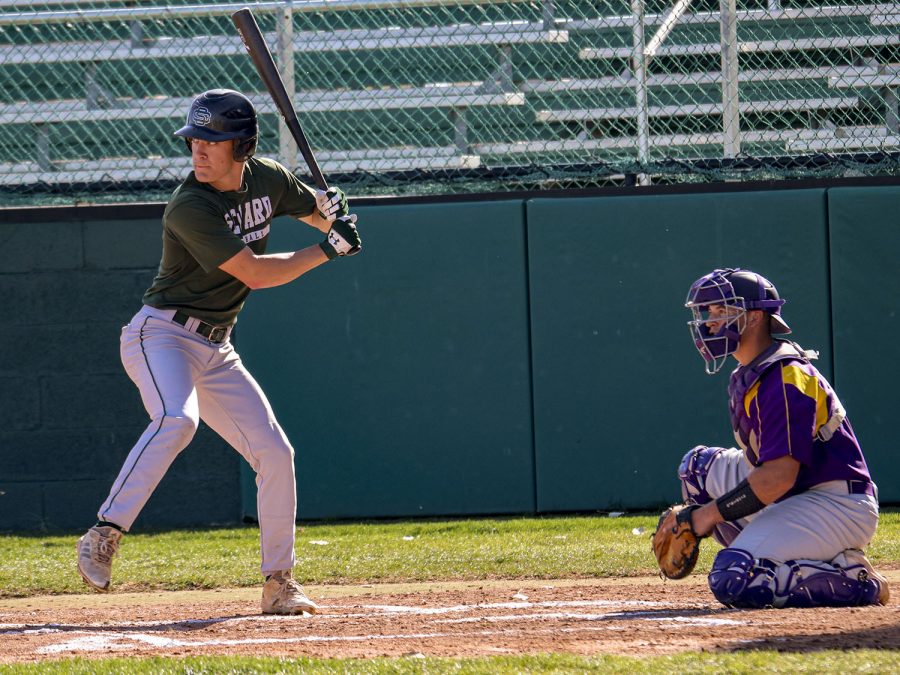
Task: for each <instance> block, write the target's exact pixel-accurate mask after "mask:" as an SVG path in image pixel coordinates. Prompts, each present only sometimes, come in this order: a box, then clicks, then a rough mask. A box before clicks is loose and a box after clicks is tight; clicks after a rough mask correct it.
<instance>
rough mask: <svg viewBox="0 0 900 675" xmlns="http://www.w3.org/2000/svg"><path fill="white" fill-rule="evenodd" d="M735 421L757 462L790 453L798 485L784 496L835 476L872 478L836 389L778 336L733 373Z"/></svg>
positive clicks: (739, 439)
mask: <svg viewBox="0 0 900 675" xmlns="http://www.w3.org/2000/svg"><path fill="white" fill-rule="evenodd" d="M728 390H729V393H730V394H731V423H732V427H733V428H734V435H735V438H736V439H737V442H738V443H739V444H740V446H741V448H743V450H744V452H745V454H746V456H747V459H748V460H750V463H751V464H753V465H754V466H759V465H760V464H763V463H764V462H768V461H771V460H773V459H778V458H779V457H783V456H785V455H790V456H791V457H793V458H794V459H796V460H797V461H798V462H800V471H799V473H798V474H797V480H796V482H795V483H794V486H793V487H792V488H791V489H790V490H789V491H788V492H787V493H786V494H785V495H784V496H782V497H781V499H779V500H778V501H781V500H782V499H786V498H787V497H790V496H791V495H795V494H798V493H800V492H804V491H806V490H808V489H809V488H811V487H812V486H814V485H818V484H819V483H825V482H827V481H832V480H853V481H861V482H863V483H870V482H871V478H870V476H869V470H868V467H867V466H866V460H865V458H864V457H863V454H862V451H861V450H860V447H859V443H858V442H857V440H856V436H855V434H854V433H853V429H852V428H851V426H850V422H849V421H848V420H847V419H846V417H845V414H844V410H843V407H842V406H841V404H840V401H839V400H838V398H837V396H836V395H835V393H834V390H833V389H832V388H831V385H830V384H829V383H828V381H827V380H826V379H825V378H824V377H823V376H822V374H821V373H820V372H819V371H818V370H816V368H815V366H813V365H812V363H810V362H809V360H808V359H807V358H806V354H805V353H804V352H803V351H802V350H801V349H800V348H799V347H797V346H796V345H794V344H793V343H792V342H788V341H786V340H776V341H775V343H774V344H773V345H772V346H771V347H770V348H768V349H766V350H765V351H764V352H763V353H762V354H760V355H759V356H758V357H757V358H756V359H754V361H753V362H752V363H749V364H747V365H746V366H739V367H738V368H736V369H735V370H734V372H733V373H732V374H731V381H730V384H729V387H728Z"/></svg>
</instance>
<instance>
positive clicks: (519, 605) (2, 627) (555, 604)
mask: <svg viewBox="0 0 900 675" xmlns="http://www.w3.org/2000/svg"><path fill="white" fill-rule="evenodd" d="M672 605H673V603H669V602H652V601H639V600H629V601H621V602H620V601H611V600H570V601H546V602H493V603H478V604H473V605H453V606H449V607H410V606H407V605H362V607H363V608H366V609H370V610H374V612H368V613H351V614H331V615H329V614H322V615H319V616H317V617H315V620H316V622H320V621H321V620H323V619H329V618H330V619H342V620H343V619H346V618H348V617H354V616H355V617H364V618H370V619H371V618H377V617H378V616H391V615H393V616H398V615H401V614H402V615H407V616H408V615H426V616H429V615H446V614H452V613H460V612H471V611H473V610H485V609H488V610H490V609H514V610H515V609H540V608H565V607H571V608H575V607H642V608H653V607H657V608H663V607H671V606H672ZM341 607H345V608H355V607H358V606H352V605H351V606H347V605H343V606H341V605H336V606H323V607H322V608H323V609H338V608H341ZM680 607H681V608H684V605H680ZM698 607H705V605H698ZM311 618H312V617H310V616H307V615H297V616H270V615H250V616H237V617H218V618H211V619H185V620H181V621H133V622H129V623H127V624H120V625H117V626H115V628H119V629H121V628H123V627H124V628H127V629H128V630H127V631H123V630H115V629H110V630H103V629H104V628H106V627H109V622H106V623H92V624H83V625H78V626H76V625H62V624H48V625H42V626H35V625H29V624H0V633H3V634H6V635H10V634H48V633H50V634H52V633H64V634H66V635H69V636H75V637H72V638H71V639H67V640H64V641H62V642H59V643H56V644H51V645H45V646H43V647H40V648H38V649H37V650H36V652H37V653H39V654H59V653H63V652H88V651H100V650H105V651H108V650H114V651H122V650H127V649H131V648H133V647H134V646H135V645H150V646H154V647H158V648H160V649H166V648H174V647H194V648H198V647H216V646H238V645H254V644H292V643H310V642H362V641H367V640H415V639H436V638H444V637H454V638H459V637H465V636H490V635H503V634H519V633H521V631H518V630H515V629H500V630H481V631H474V632H470V633H459V632H451V633H446V632H431V633H407V634H393V635H383V634H379V635H339V636H332V635H305V636H299V637H285V638H275V637H273V638H244V639H224V640H223V639H207V640H204V639H198V640H185V639H178V638H172V637H167V636H164V635H159V634H157V635H153V634H150V633H141V632H132V631H131V630H130V629H132V628H154V627H160V626H163V627H171V629H172V630H176V631H177V630H179V629H181V630H187V629H188V628H189V627H199V628H204V627H207V626H212V625H216V624H219V625H222V624H232V623H243V622H259V621H279V622H291V621H298V620H299V621H309V620H310V619H311ZM559 619H567V620H574V621H589V622H599V621H609V620H618V621H621V620H626V621H627V620H642V621H657V622H660V623H661V624H664V625H666V626H668V627H673V628H678V627H686V626H714V625H742V624H743V623H744V622H741V621H735V620H732V619H718V618H709V617H691V616H662V617H661V616H656V615H654V613H653V612H651V611H646V610H645V611H635V612H628V611H618V612H606V613H598V614H590V613H579V612H538V613H529V614H515V615H503V614H499V615H484V616H477V617H464V618H449V619H434V620H432V623H436V624H437V623H442V624H462V623H477V622H488V623H499V622H503V621H547V620H559ZM87 628H94V629H100V630H99V631H97V630H91V631H90V632H87V631H86V630H85V629H87ZM608 630H621V626H617V625H607V626H602V627H601V626H585V627H566V628H564V629H563V628H547V629H537V630H530V631H529V633H546V632H554V631H563V632H578V631H608Z"/></svg>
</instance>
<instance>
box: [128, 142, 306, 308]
mask: <svg viewBox="0 0 900 675" xmlns="http://www.w3.org/2000/svg"><path fill="white" fill-rule="evenodd" d="M315 208H316V198H315V193H314V192H313V190H312V189H311V188H310V187H308V186H306V185H304V184H303V183H301V182H300V181H299V180H297V178H296V177H295V176H294V175H293V174H292V173H291V172H290V171H288V170H287V169H285V168H284V167H283V166H281V165H280V164H278V163H277V162H275V161H272V160H270V159H256V158H251V159H250V160H249V161H248V162H247V164H246V165H245V167H244V176H243V184H242V185H241V189H240V190H237V191H233V192H219V191H218V190H216V189H215V188H213V187H212V186H210V185H208V184H206V183H200V182H199V181H197V179H196V177H195V176H194V173H193V172H191V175H190V176H188V177H187V179H186V180H185V181H184V183H182V184H181V185H180V186H179V187H178V188H177V189H176V190H175V192H174V193H173V194H172V198H171V199H170V200H169V203H168V205H167V206H166V210H165V213H164V214H163V233H162V239H163V251H162V260H161V261H160V263H159V272H158V273H157V275H156V278H155V279H154V280H153V284H152V285H151V286H150V288H148V289H147V292H146V293H144V304H146V305H150V306H151V307H157V308H159V309H180V310H182V311H183V312H185V313H186V314H189V315H190V316H193V317H196V318H198V319H200V320H201V321H205V322H207V323H211V324H217V325H221V324H232V323H234V322H235V320H236V318H237V315H238V312H240V311H241V308H242V307H243V306H244V300H246V299H247V295H248V294H249V293H250V288H249V287H247V286H246V285H245V284H244V283H242V282H241V281H239V280H238V279H235V278H234V277H233V276H231V275H230V274H228V273H226V272H223V271H222V270H220V269H219V265H221V264H222V263H223V262H225V261H226V260H229V259H230V258H232V257H234V255H236V254H237V253H239V252H240V251H241V250H242V249H243V248H244V247H245V246H249V247H250V249H251V250H252V251H253V252H254V253H255V254H257V255H260V254H262V253H265V251H266V243H267V241H268V239H269V230H270V228H271V225H272V219H273V218H274V217H275V216H280V215H291V216H295V217H303V216H308V215H310V214H311V213H312V212H313V211H314V209H315Z"/></svg>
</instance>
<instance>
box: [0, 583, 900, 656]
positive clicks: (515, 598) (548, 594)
mask: <svg viewBox="0 0 900 675" xmlns="http://www.w3.org/2000/svg"><path fill="white" fill-rule="evenodd" d="M887 574H888V579H889V580H890V581H891V582H892V586H893V587H894V588H898V587H900V572H898V571H890V572H888V573H887ZM307 592H308V594H309V595H310V597H312V598H313V599H315V600H316V601H317V602H319V604H320V613H319V614H318V615H316V616H306V615H305V616H293V617H277V616H264V615H260V614H259V613H258V612H259V589H258V588H254V589H243V588H242V589H224V590H217V591H185V592H157V593H126V592H114V593H111V594H108V595H99V594H94V595H69V596H42V597H30V598H12V599H5V600H0V642H2V644H3V649H2V650H0V662H2V663H13V662H31V661H41V660H46V659H60V658H66V657H88V658H91V657H93V658H105V657H110V656H125V655H127V656H132V657H134V656H155V655H160V656H187V655H201V654H202V655H212V654H232V655H255V656H263V655H265V656H313V657H373V656H402V655H407V656H408V655H418V654H423V655H426V656H482V655H493V654H516V653H530V652H560V653H561V652H566V653H574V654H601V653H606V654H622V655H630V656H647V655H653V654H669V653H674V652H680V651H687V650H691V651H693V650H706V651H712V650H718V651H735V650H747V649H777V650H781V651H817V650H821V649H854V648H870V649H897V648H898V645H900V604H897V600H894V601H893V603H892V604H889V605H888V606H886V607H859V608H847V609H812V610H730V609H726V608H724V607H722V606H721V605H719V604H718V603H717V602H716V601H715V599H714V598H713V597H712V595H711V594H710V592H709V590H708V589H707V587H706V580H705V578H704V577H703V576H702V575H700V576H694V577H691V578H689V579H687V580H684V581H679V582H672V581H667V582H664V581H662V580H661V579H659V578H657V577H641V578H631V579H578V580H572V579H566V580H529V581H507V580H503V581H479V582H442V583H434V584H428V583H418V584H402V585H401V584H377V585H366V586H308V587H307Z"/></svg>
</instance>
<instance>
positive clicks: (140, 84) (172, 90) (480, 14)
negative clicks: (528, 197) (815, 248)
mask: <svg viewBox="0 0 900 675" xmlns="http://www.w3.org/2000/svg"><path fill="white" fill-rule="evenodd" d="M243 6H245V5H244V4H238V3H234V4H224V3H223V4H205V5H204V4H190V3H187V2H170V3H166V4H159V5H152V6H151V5H150V4H148V3H144V2H82V1H78V0H70V1H69V2H56V3H49V2H44V3H38V2H25V1H24V0H0V85H2V86H0V120H2V122H3V126H4V133H3V135H2V136H0V203H2V204H7V205H8V204H21V203H52V202H72V201H84V200H90V201H110V200H112V201H115V200H134V199H141V200H154V199H165V197H166V196H167V194H168V192H169V191H170V190H171V189H172V187H174V185H176V184H177V182H178V181H179V180H180V179H181V178H182V177H183V176H184V175H186V173H187V172H188V171H189V170H190V161H189V158H188V157H187V155H186V154H185V153H184V146H183V144H181V143H180V141H179V140H178V139H176V138H174V137H173V136H172V132H173V131H174V130H175V129H176V128H178V127H179V126H180V125H181V124H182V121H183V119H184V116H185V114H186V112H187V108H188V106H189V104H190V101H191V99H192V98H193V97H194V96H195V95H196V94H198V93H200V92H202V91H204V90H207V89H211V88H215V87H229V88H233V89H237V90H240V91H242V92H244V93H246V94H248V95H249V96H250V98H251V99H252V100H253V102H254V103H255V105H256V106H257V109H258V111H259V113H260V125H261V136H260V150H259V152H260V153H261V154H264V155H267V156H273V157H277V158H279V159H280V160H281V161H283V162H284V163H285V164H287V165H288V166H290V167H291V168H293V169H294V170H296V172H297V173H298V175H300V176H301V177H306V176H307V172H306V169H305V167H304V165H303V162H302V158H299V157H298V156H297V153H296V148H295V146H294V144H293V142H292V141H291V140H290V137H289V135H288V133H287V132H286V130H284V129H280V128H279V120H278V118H277V116H276V114H275V112H274V107H273V106H272V104H271V102H270V100H269V97H268V94H267V93H266V92H265V89H264V87H263V86H262V84H261V83H260V81H259V78H258V76H257V74H256V71H255V70H254V68H253V66H252V64H251V62H250V60H249V58H248V57H247V55H246V53H245V52H244V50H243V47H242V45H241V43H240V41H239V39H238V37H237V34H236V31H235V29H234V27H233V25H232V23H231V19H230V15H231V14H232V13H233V12H234V11H236V10H237V9H240V8H241V7H243ZM247 6H250V7H251V8H253V9H254V13H255V14H256V17H257V21H258V22H259V24H260V26H261V28H262V30H263V32H264V33H265V34H266V37H267V39H268V41H269V44H270V46H271V48H272V51H273V53H274V54H276V60H278V62H279V66H280V67H281V68H282V69H283V71H284V72H291V69H292V72H293V77H292V78H288V81H289V82H290V83H292V84H293V86H294V89H295V92H296V93H295V104H296V109H297V114H298V117H299V119H300V121H301V124H302V125H303V127H304V129H305V131H306V134H307V136H308V137H309V139H310V141H311V143H312V145H313V147H314V149H315V151H316V153H317V156H318V158H319V163H320V165H321V166H322V169H323V171H324V173H325V174H326V176H328V177H329V179H330V180H331V181H332V182H335V183H337V182H339V183H340V184H341V185H342V186H344V187H345V188H346V189H347V190H348V191H350V192H351V193H353V194H357V195H364V194H396V193H403V194H425V193H452V192H477V191H493V190H515V189H540V188H547V187H560V186H577V187H585V186H596V185H609V184H621V183H623V182H626V183H627V182H634V181H638V182H642V183H647V182H653V183H659V182H665V183H677V182H698V181H715V180H751V179H753V180H755V179H760V178H766V179H790V178H803V177H820V176H845V175H853V176H860V175H897V174H898V173H900V132H898V89H900V6H898V5H897V4H896V3H885V4H877V3H868V2H852V3H843V4H829V3H827V2H816V1H799V2H798V1H796V0H790V1H784V0H742V1H740V2H738V3H737V4H736V6H735V5H734V3H733V0H721V2H719V1H716V2H709V1H708V0H694V1H693V2H691V1H690V0H687V1H685V0H678V1H677V2H674V3H669V2H660V1H658V0H633V1H631V0H627V1H613V0H609V1H605V2H587V1H571V0H543V1H541V0H531V1H528V2H525V1H505V2H499V1H490V0H482V1H480V2H476V1H470V2H460V1H450V0H407V1H405V2H400V1H397V0H308V1H302V0H298V1H296V2H260V3H255V4H254V3H249V4H248V5H247ZM729 25H731V26H733V27H734V32H733V33H732V32H730V31H729V30H728V26H729ZM279 37H280V38H281V44H282V45H287V44H290V48H281V49H279V46H278V45H279ZM635 45H638V48H636V47H635Z"/></svg>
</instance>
